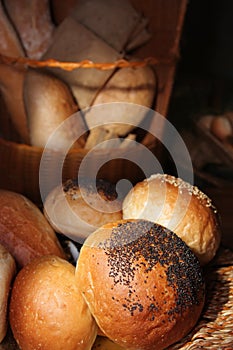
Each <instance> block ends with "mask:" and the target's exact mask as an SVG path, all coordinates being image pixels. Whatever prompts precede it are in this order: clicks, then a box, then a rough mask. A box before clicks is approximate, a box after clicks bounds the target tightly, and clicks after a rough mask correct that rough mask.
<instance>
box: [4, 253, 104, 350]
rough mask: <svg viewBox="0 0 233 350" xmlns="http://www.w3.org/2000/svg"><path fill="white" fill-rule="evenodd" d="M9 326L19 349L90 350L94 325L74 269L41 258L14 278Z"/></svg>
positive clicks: (49, 258)
mask: <svg viewBox="0 0 233 350" xmlns="http://www.w3.org/2000/svg"><path fill="white" fill-rule="evenodd" d="M10 325H11V329H12V332H13V335H14V337H15V339H16V341H17V343H18V345H19V347H20V348H21V349H22V350H34V349H43V350H64V349H65V350H74V349H79V350H90V349H91V346H92V344H93V343H94V340H95V338H96V333H97V326H96V323H95V321H94V319H93V317H92V316H91V313H90V311H89V310H88V307H87V305H86V303H85V301H84V299H83V297H82V295H81V293H80V291H79V288H78V285H77V283H76V281H75V268H74V266H73V265H71V264H70V263H68V262H67V261H65V260H63V259H60V258H58V257H56V256H46V257H45V256H44V257H40V258H37V259H35V260H34V261H33V262H32V263H30V264H28V265H27V266H25V267H24V268H23V269H22V270H21V271H20V272H19V274H18V275H17V277H16V280H15V282H14V285H13V289H12V296H11V300H10Z"/></svg>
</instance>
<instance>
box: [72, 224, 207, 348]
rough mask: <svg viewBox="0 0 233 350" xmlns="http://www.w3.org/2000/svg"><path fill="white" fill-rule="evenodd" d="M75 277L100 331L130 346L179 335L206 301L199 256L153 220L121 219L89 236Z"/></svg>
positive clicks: (162, 342)
mask: <svg viewBox="0 0 233 350" xmlns="http://www.w3.org/2000/svg"><path fill="white" fill-rule="evenodd" d="M76 278H77V281H78V283H79V285H80V288H81V291H82V293H83V296H84V298H85V300H86V302H87V303H88V306H89V308H90V310H91V313H92V315H93V316H94V318H95V320H96V322H97V324H98V326H99V328H100V330H101V331H102V332H103V334H105V336H107V337H108V338H109V339H111V340H112V341H114V342H115V343H117V344H118V345H120V346H122V347H123V348H126V349H127V350H139V349H140V350H159V349H164V348H166V347H167V346H169V345H171V344H172V343H174V342H176V341H178V340H180V339H181V338H182V337H183V336H184V335H185V334H187V333H188V332H189V331H190V329H191V328H192V327H193V326H194V325H195V323H196V322H197V320H198V318H199V316H200V313H201V310H202V308H203V305H204V281H203V277H202V272H201V268H200V264H199V262H198V260H197V258H196V257H195V255H194V254H193V253H192V252H191V250H190V249H189V248H188V246H187V245H186V244H185V243H184V242H183V241H182V240H181V239H180V238H179V237H178V236H177V235H175V234H174V233H172V232H171V231H169V230H167V229H165V228H164V227H162V226H160V225H157V224H154V223H152V222H149V221H144V220H128V221H126V220H125V221H124V220H121V221H119V222H116V223H114V224H113V223H112V224H107V225H104V226H103V227H102V228H100V229H98V230H97V231H96V232H94V233H93V234H92V235H90V236H89V237H88V238H87V240H86V241H85V244H84V245H83V247H82V249H81V252H80V256H79V260H78V263H77V267H76Z"/></svg>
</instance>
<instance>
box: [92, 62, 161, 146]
mask: <svg viewBox="0 0 233 350" xmlns="http://www.w3.org/2000/svg"><path fill="white" fill-rule="evenodd" d="M155 90H156V79H155V74H154V71H153V69H152V68H150V67H140V68H136V69H135V68H121V69H119V70H117V71H116V72H115V73H114V74H113V75H112V77H111V79H110V80H109V81H108V82H107V83H106V84H105V86H104V87H103V88H102V89H101V90H100V91H99V93H98V94H97V96H96V98H95V100H94V101H93V103H92V105H93V106H95V105H99V106H100V105H101V104H102V108H103V109H104V108H106V109H107V110H108V112H109V115H110V116H114V113H117V112H116V111H118V112H119V113H120V114H119V121H118V123H112V122H113V120H109V118H106V119H104V118H103V119H102V123H101V125H100V126H98V127H97V128H95V129H91V127H93V123H94V125H96V124H95V123H96V120H98V119H99V116H98V112H97V111H98V110H99V107H98V109H97V110H95V108H92V109H90V110H88V111H87V112H86V113H85V119H86V122H87V124H88V126H89V128H90V135H89V136H88V139H87V142H86V145H85V148H87V149H91V148H92V147H94V146H96V144H98V143H99V141H100V140H98V138H97V137H96V129H97V130H99V132H101V130H103V129H104V130H106V134H107V135H108V137H110V138H111V137H112V138H114V137H119V136H120V137H122V136H125V135H127V134H128V133H129V132H131V131H132V130H133V129H135V128H136V127H137V126H138V125H139V124H140V123H141V122H142V120H143V119H144V118H145V116H146V113H147V110H146V109H145V110H143V111H142V110H141V111H140V113H139V108H138V113H137V115H132V106H131V104H137V105H140V106H145V107H149V108H150V107H151V106H152V104H153V100H154V96H155ZM113 102H125V104H123V103H122V104H119V105H118V106H116V104H114V103H113ZM106 103H109V104H110V103H112V104H111V105H109V106H108V107H105V105H104V104H106ZM110 106H112V110H110ZM104 113H106V112H104V111H103V115H104ZM88 114H91V115H88ZM95 114H96V117H95ZM130 115H132V116H133V117H134V118H133V120H132V123H130V119H131V118H130ZM113 119H114V117H113ZM108 121H110V122H111V123H108ZM103 140H104V138H103ZM103 140H102V141H103Z"/></svg>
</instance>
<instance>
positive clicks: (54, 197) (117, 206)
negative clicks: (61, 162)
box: [44, 179, 122, 243]
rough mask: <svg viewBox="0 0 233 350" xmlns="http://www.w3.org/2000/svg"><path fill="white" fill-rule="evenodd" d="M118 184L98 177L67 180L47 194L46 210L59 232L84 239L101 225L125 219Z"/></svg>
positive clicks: (53, 225) (80, 239) (49, 219)
mask: <svg viewBox="0 0 233 350" xmlns="http://www.w3.org/2000/svg"><path fill="white" fill-rule="evenodd" d="M121 207H122V201H121V200H120V199H118V195H117V192H116V189H115V186H114V185H112V184H111V183H110V182H108V181H105V180H101V179H97V180H96V184H95V183H94V182H93V181H92V180H91V179H82V180H81V183H78V181H76V180H68V181H66V182H65V183H64V184H63V187H61V186H58V187H56V188H55V189H53V190H52V191H51V192H50V193H49V195H48V196H47V198H46V200H45V203H44V213H45V216H46V217H47V219H48V221H49V222H50V224H51V225H52V227H53V228H54V229H55V231H56V232H59V233H62V234H64V235H66V236H68V237H70V238H72V239H73V240H75V241H79V242H80V243H83V241H84V240H85V239H86V237H87V236H88V235H89V234H90V233H91V232H93V231H95V230H96V229H97V228H98V227H100V226H102V225H104V224H106V223H108V222H113V221H116V220H119V219H122V211H121Z"/></svg>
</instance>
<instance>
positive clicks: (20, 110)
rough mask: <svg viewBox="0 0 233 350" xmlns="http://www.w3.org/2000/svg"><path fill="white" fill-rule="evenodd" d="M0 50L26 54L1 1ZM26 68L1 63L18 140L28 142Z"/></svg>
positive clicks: (2, 86) (0, 82)
mask: <svg viewBox="0 0 233 350" xmlns="http://www.w3.org/2000/svg"><path fill="white" fill-rule="evenodd" d="M0 32H1V36H0V52H1V54H3V55H6V56H11V57H20V56H21V57H22V56H24V55H25V53H24V50H23V47H22V45H21V43H20V41H19V38H18V37H17V34H16V32H15V30H14V28H13V26H12V24H11V22H10V20H9V18H8V16H7V14H6V13H5V9H4V6H3V4H2V1H0ZM24 74H25V68H24V67H22V66H18V65H7V64H4V63H1V64H0V94H1V95H2V99H3V100H4V103H5V107H6V110H7V113H8V115H9V118H10V120H11V124H12V128H13V130H14V132H15V134H16V135H17V141H20V142H24V143H28V142H29V133H28V127H27V119H26V113H25V109H24V104H23V83H24Z"/></svg>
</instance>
